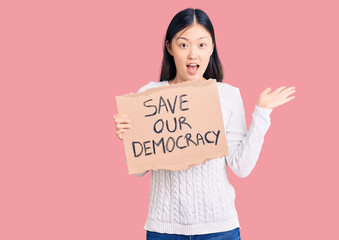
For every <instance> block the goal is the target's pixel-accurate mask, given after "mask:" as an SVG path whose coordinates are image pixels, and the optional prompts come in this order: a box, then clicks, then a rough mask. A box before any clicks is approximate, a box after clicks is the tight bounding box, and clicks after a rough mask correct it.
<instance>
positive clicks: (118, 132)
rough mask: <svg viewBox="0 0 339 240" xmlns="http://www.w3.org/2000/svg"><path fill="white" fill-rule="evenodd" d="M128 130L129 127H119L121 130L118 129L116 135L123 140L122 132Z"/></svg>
mask: <svg viewBox="0 0 339 240" xmlns="http://www.w3.org/2000/svg"><path fill="white" fill-rule="evenodd" d="M126 131H127V129H123V128H122V129H119V130H117V131H116V135H117V136H118V138H120V139H121V140H123V134H122V133H124V132H126Z"/></svg>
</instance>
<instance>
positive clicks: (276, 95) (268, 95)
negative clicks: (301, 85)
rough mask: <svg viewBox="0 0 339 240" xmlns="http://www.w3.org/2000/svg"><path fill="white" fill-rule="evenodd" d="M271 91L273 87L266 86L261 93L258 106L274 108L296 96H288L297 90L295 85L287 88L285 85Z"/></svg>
mask: <svg viewBox="0 0 339 240" xmlns="http://www.w3.org/2000/svg"><path fill="white" fill-rule="evenodd" d="M270 91H271V88H266V89H265V90H264V91H263V92H261V93H260V95H259V97H258V103H257V106H258V107H262V108H270V109H273V108H276V107H278V106H281V105H283V104H285V103H287V102H289V101H291V100H292V99H294V98H295V96H291V97H288V96H289V95H291V94H293V93H294V92H295V91H296V90H295V87H289V88H286V87H285V86H283V87H280V88H277V89H276V90H275V91H273V92H270Z"/></svg>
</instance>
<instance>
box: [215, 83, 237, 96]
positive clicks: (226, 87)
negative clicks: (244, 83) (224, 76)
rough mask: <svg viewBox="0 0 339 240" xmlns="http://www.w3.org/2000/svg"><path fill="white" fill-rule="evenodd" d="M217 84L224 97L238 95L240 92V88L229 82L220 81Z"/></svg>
mask: <svg viewBox="0 0 339 240" xmlns="http://www.w3.org/2000/svg"><path fill="white" fill-rule="evenodd" d="M217 85H218V90H219V94H220V97H222V98H224V97H227V98H231V97H238V95H239V94H240V89H239V88H237V87H235V86H232V85H230V84H228V83H223V82H218V83H217Z"/></svg>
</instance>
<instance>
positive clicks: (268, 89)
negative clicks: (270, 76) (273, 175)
mask: <svg viewBox="0 0 339 240" xmlns="http://www.w3.org/2000/svg"><path fill="white" fill-rule="evenodd" d="M270 91H271V88H270V87H268V88H266V89H265V90H264V91H263V92H262V94H268V93H269V92H270Z"/></svg>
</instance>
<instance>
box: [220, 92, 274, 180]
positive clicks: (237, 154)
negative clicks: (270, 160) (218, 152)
mask: <svg viewBox="0 0 339 240" xmlns="http://www.w3.org/2000/svg"><path fill="white" fill-rule="evenodd" d="M271 112H272V109H268V108H262V107H258V106H257V105H255V108H254V111H253V114H252V119H253V120H252V123H251V126H250V129H249V131H248V132H247V128H246V119H245V110H244V106H243V101H242V99H241V95H240V91H239V89H237V92H236V100H235V103H234V108H233V111H232V114H231V116H230V119H229V121H228V123H227V126H226V138H227V143H228V155H227V156H226V161H227V164H228V165H229V166H230V168H231V169H232V171H233V172H234V173H235V174H236V175H237V176H239V177H246V176H248V175H249V174H250V173H251V171H252V170H253V168H254V166H255V164H256V162H257V160H258V158H259V154H260V151H261V148H262V144H263V143H264V136H265V134H266V132H267V130H268V128H269V127H270V124H271V121H270V114H271Z"/></svg>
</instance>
